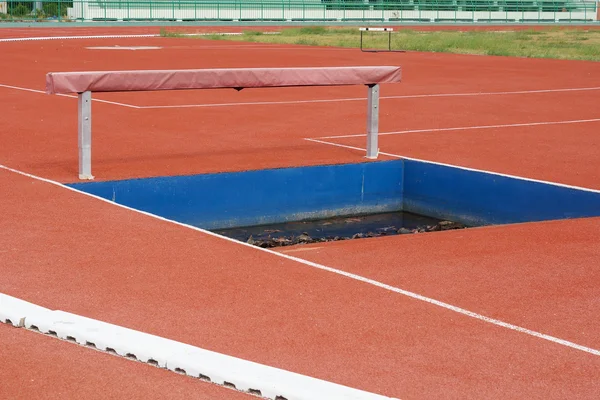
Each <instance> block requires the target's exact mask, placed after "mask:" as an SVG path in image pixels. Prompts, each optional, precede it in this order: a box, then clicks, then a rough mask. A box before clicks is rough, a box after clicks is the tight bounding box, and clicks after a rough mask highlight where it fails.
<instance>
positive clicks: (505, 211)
mask: <svg viewBox="0 0 600 400" xmlns="http://www.w3.org/2000/svg"><path fill="white" fill-rule="evenodd" d="M69 186H71V187H73V188H76V189H79V190H82V191H85V192H88V193H90V194H93V195H97V196H100V197H102V198H104V199H107V200H110V201H113V202H115V203H119V204H122V205H125V206H128V207H132V208H135V209H139V210H142V211H145V212H149V213H152V214H155V215H158V216H161V217H164V218H167V219H171V220H175V221H177V222H181V223H184V224H188V225H192V226H196V227H199V228H202V229H205V230H210V231H213V232H215V233H218V234H221V235H224V236H228V237H231V238H234V239H236V240H239V241H244V242H247V243H250V244H254V245H257V246H260V247H279V246H286V245H297V244H307V243H318V242H327V241H335V240H349V239H362V238H372V237H380V236H389V235H396V234H408V233H425V232H433V231H444V230H449V229H462V228H467V227H477V226H484V225H498V224H511V223H523V222H533V221H544V220H556V219H567V218H582V217H592V216H598V215H600V193H598V192H597V191H593V190H586V189H582V188H577V187H569V186H566V185H560V184H555V183H548V182H543V181H535V180H529V179H524V178H519V177H512V176H506V175H500V174H494V173H490V172H483V171H476V170H470V169H464V168H459V167H453V166H446V165H441V164H436V163H428V162H422V161H415V160H407V159H399V160H392V161H377V162H364V163H356V164H340V165H322V166H312V167H294V168H281V169H268V170H254V171H242V172H228V173H215V174H199V175H189V176H174V177H152V178H141V179H128V180H117V181H104V182H82V183H73V184H70V185H69Z"/></svg>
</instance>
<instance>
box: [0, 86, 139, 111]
mask: <svg viewBox="0 0 600 400" xmlns="http://www.w3.org/2000/svg"><path fill="white" fill-rule="evenodd" d="M0 87H3V88H7V89H15V90H22V91H24V92H32V93H41V94H46V92H44V91H43V90H36V89H29V88H24V87H19V86H11V85H3V84H0ZM56 96H61V97H68V98H70V99H76V98H77V96H74V95H71V94H57V95H56ZM92 101H96V102H98V103H106V104H112V105H115V106H121V107H127V108H140V107H138V106H134V105H132V104H126V103H117V102H116V101H108V100H101V99H95V98H92Z"/></svg>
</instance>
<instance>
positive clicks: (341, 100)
mask: <svg viewBox="0 0 600 400" xmlns="http://www.w3.org/2000/svg"><path fill="white" fill-rule="evenodd" d="M589 90H600V87H584V88H564V89H541V90H518V91H514V92H474V93H434V94H411V95H399V96H381V97H380V98H379V99H380V100H381V99H385V100H397V99H419V98H430V97H469V96H501V95H514V94H536V93H557V92H580V91H589ZM366 100H367V98H366V97H349V98H338V99H315V100H287V101H254V102H241V103H206V104H182V105H163V106H140V108H151V109H152V108H196V107H233V106H252V105H278V104H305V103H337V102H345V101H366Z"/></svg>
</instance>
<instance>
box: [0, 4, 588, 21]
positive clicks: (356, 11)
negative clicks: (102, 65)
mask: <svg viewBox="0 0 600 400" xmlns="http://www.w3.org/2000/svg"><path fill="white" fill-rule="evenodd" d="M597 7H598V3H596V1H595V0H594V1H586V0H564V1H560V0H288V1H285V0H276V1H275V0H262V1H261V0H222V1H215V0H208V1H203V0H195V1H193V0H107V1H104V0H71V1H37V2H31V1H29V2H27V1H5V2H3V1H2V0H0V21H27V20H40V21H42V20H57V21H106V22H111V21H232V22H242V21H264V22H302V21H306V22H335V23H338V22H352V21H355V22H363V21H364V22H382V23H386V22H391V23H402V22H405V23H415V22H416V23H418V22H424V23H432V22H433V23H435V22H440V23H443V22H475V23H486V22H508V23H510V22H520V23H521V22H522V23H536V22H546V23H549V22H550V23H551V22H595V21H596V20H597V15H598V11H597Z"/></svg>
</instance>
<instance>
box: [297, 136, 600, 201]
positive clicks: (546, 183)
mask: <svg viewBox="0 0 600 400" xmlns="http://www.w3.org/2000/svg"><path fill="white" fill-rule="evenodd" d="M304 140H307V141H309V142H315V143H321V144H327V145H330V146H335V147H343V148H345V149H351V150H358V151H361V152H366V151H367V150H366V149H363V148H361V147H356V146H349V145H346V144H340V143H332V142H327V141H325V140H320V139H312V138H304ZM379 154H381V155H384V156H388V157H394V158H401V159H405V160H411V161H419V162H423V163H428V164H434V165H440V166H443V167H450V168H456V169H461V170H464V171H471V172H480V173H483V174H489V175H496V176H502V177H505V178H512V179H518V180H521V181H527V182H535V183H543V184H545V185H552V186H558V187H563V188H567V189H575V190H582V191H584V192H592V193H600V190H598V189H591V188H586V187H582V186H573V185H567V184H564V183H558V182H551V181H544V180H541V179H533V178H526V177H523V176H517V175H509V174H503V173H501V172H494V171H487V170H484V169H476V168H469V167H461V166H460V165H453V164H445V163H441V162H437V161H431V160H423V159H420V158H414V157H407V156H401V155H398V154H392V153H385V152H383V151H380V152H379Z"/></svg>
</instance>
